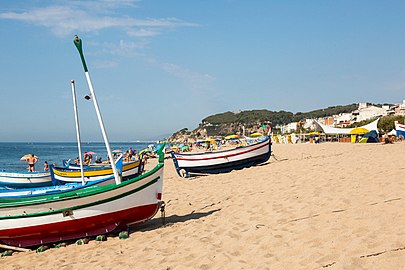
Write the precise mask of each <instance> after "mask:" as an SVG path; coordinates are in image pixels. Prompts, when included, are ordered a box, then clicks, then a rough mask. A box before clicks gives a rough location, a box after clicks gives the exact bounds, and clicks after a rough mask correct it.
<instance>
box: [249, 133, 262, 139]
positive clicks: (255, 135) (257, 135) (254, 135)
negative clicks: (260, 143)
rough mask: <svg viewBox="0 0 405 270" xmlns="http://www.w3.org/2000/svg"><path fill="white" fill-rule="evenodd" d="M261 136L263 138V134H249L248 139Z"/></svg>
mask: <svg viewBox="0 0 405 270" xmlns="http://www.w3.org/2000/svg"><path fill="white" fill-rule="evenodd" d="M261 136H263V134H261V133H259V132H256V133H252V134H250V137H253V138H254V137H261Z"/></svg>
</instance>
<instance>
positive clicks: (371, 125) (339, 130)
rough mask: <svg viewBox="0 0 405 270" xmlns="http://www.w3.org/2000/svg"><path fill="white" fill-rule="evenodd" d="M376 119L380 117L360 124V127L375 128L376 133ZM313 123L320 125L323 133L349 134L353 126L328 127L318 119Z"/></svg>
mask: <svg viewBox="0 0 405 270" xmlns="http://www.w3.org/2000/svg"><path fill="white" fill-rule="evenodd" d="M378 120H380V118H378V119H377V120H375V121H373V122H371V123H368V124H367V125H364V126H361V127H362V128H365V129H368V130H369V131H371V130H375V131H376V132H377V133H378V129H377V124H378ZM315 123H316V124H317V125H318V126H319V127H321V129H322V130H323V132H324V133H325V134H350V131H351V130H352V129H353V128H335V127H328V126H325V125H323V124H321V123H319V122H318V121H316V120H315Z"/></svg>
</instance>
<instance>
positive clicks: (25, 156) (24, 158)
mask: <svg viewBox="0 0 405 270" xmlns="http://www.w3.org/2000/svg"><path fill="white" fill-rule="evenodd" d="M29 157H31V154H26V155H24V156H22V157H21V158H20V161H26V160H27V158H29ZM34 158H36V159H39V157H37V156H36V155H34Z"/></svg>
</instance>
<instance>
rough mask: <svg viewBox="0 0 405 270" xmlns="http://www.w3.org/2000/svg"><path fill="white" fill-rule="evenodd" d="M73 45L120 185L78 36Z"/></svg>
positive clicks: (116, 179)
mask: <svg viewBox="0 0 405 270" xmlns="http://www.w3.org/2000/svg"><path fill="white" fill-rule="evenodd" d="M73 43H74V44H75V46H76V48H77V50H78V51H79V54H80V59H81V60H82V64H83V68H84V73H85V75H86V79H87V84H88V86H89V89H90V98H91V99H93V104H94V108H95V110H96V113H97V118H98V122H99V124H100V128H101V132H102V134H103V138H104V143H105V146H106V148H107V153H108V158H109V159H110V163H111V168H112V170H113V172H114V178H115V183H116V184H117V185H118V184H120V183H121V177H120V175H119V173H118V170H117V167H116V166H115V162H114V158H113V155H112V152H111V148H110V143H109V142H108V138H107V133H106V131H105V128H104V123H103V119H102V117H101V113H100V109H99V107H98V103H97V98H96V95H95V93H94V89H93V84H92V83H91V79H90V74H89V71H88V69H87V65H86V61H85V60H84V55H83V50H82V40H81V39H80V38H79V37H78V36H77V35H76V36H75V38H74V40H73ZM90 98H88V97H86V99H90Z"/></svg>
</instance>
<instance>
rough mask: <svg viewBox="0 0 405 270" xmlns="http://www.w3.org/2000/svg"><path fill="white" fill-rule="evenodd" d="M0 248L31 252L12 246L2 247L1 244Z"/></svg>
mask: <svg viewBox="0 0 405 270" xmlns="http://www.w3.org/2000/svg"><path fill="white" fill-rule="evenodd" d="M0 248H3V249H11V250H15V251H22V252H27V251H31V249H28V248H20V247H13V246H8V245H3V244H0Z"/></svg>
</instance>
